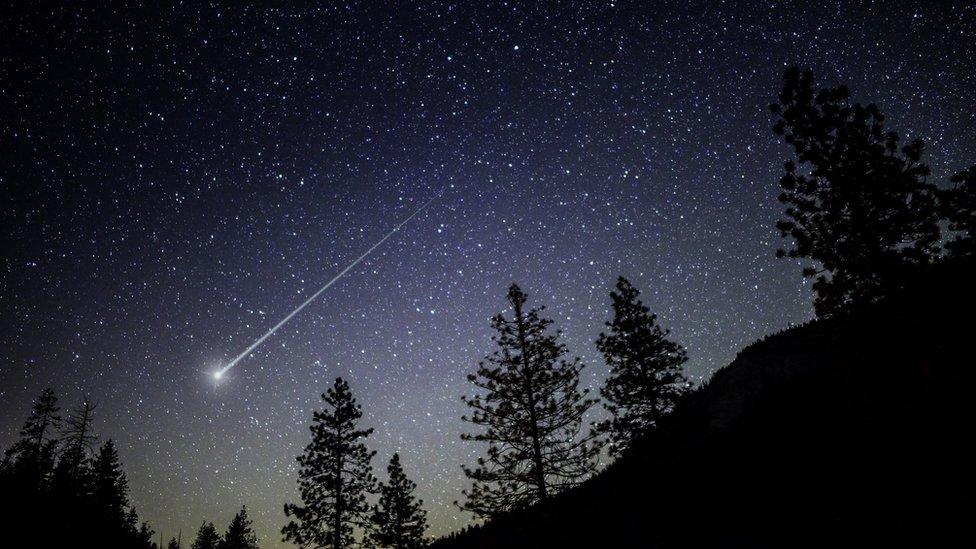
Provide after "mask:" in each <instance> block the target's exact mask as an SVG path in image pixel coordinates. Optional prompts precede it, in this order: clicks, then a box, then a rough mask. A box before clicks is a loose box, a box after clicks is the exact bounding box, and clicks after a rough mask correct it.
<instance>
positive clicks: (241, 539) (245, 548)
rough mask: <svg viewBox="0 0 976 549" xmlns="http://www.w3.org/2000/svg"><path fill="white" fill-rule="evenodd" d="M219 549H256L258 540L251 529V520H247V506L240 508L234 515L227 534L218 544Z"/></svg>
mask: <svg viewBox="0 0 976 549" xmlns="http://www.w3.org/2000/svg"><path fill="white" fill-rule="evenodd" d="M220 549H258V538H257V536H256V535H255V534H254V530H253V529H251V519H249V518H247V506H246V505H245V506H244V507H241V510H240V512H238V513H237V514H236V515H234V519H233V520H231V522H230V526H228V527H227V533H226V534H224V539H223V541H222V542H221V543H220Z"/></svg>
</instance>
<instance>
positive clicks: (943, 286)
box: [434, 263, 976, 549]
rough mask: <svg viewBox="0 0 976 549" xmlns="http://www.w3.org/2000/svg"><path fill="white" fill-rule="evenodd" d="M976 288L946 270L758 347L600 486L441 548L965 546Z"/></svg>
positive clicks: (959, 271)
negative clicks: (867, 305)
mask: <svg viewBox="0 0 976 549" xmlns="http://www.w3.org/2000/svg"><path fill="white" fill-rule="evenodd" d="M974 281H976V267H974V265H973V264H972V263H967V264H960V263H956V264H945V265H941V266H939V267H938V268H935V269H933V270H932V272H930V273H928V274H926V275H925V276H924V277H922V278H921V279H920V280H918V281H916V282H915V283H914V284H913V285H911V288H910V290H908V291H905V292H903V293H902V294H901V295H898V296H895V297H893V298H892V299H890V300H889V301H887V302H885V303H882V304H878V305H875V306H873V307H871V308H870V309H866V310H863V311H859V312H856V313H852V314H849V315H846V316H844V317H838V318H833V319H829V320H822V321H816V322H811V323H809V324H806V325H804V326H800V327H795V328H791V329H789V330H786V331H783V332H781V333H778V334H776V335H773V336H771V337H768V338H766V339H764V340H762V341H758V342H756V343H754V344H752V345H750V346H748V347H747V348H745V349H743V350H742V351H741V352H740V353H739V355H738V357H737V358H736V359H735V360H734V361H733V362H732V363H731V364H729V365H728V366H727V367H725V368H723V369H721V370H719V371H718V372H716V373H715V375H714V376H713V378H712V379H711V380H710V381H709V383H708V384H707V385H705V386H703V387H701V388H699V389H698V390H697V391H695V392H694V393H692V394H691V395H690V396H689V397H688V398H687V399H686V400H685V401H684V402H683V403H682V405H681V406H680V408H679V409H678V410H676V411H675V413H674V414H672V416H671V418H670V420H669V421H668V422H667V423H666V424H665V425H663V426H662V428H661V429H659V430H658V431H657V432H655V433H653V434H651V435H649V436H648V437H647V438H646V439H645V440H643V441H641V442H640V443H639V444H638V445H636V446H635V447H634V448H633V449H632V451H631V452H629V453H628V454H627V455H625V456H624V457H623V458H621V459H620V460H619V461H617V462H616V463H615V464H613V465H612V466H610V467H608V468H607V469H606V470H605V471H604V472H603V473H602V474H600V475H599V476H597V477H596V478H594V479H591V480H590V481H589V482H587V483H585V484H584V485H583V486H581V487H580V488H578V489H576V490H573V491H571V492H568V493H565V494H562V495H561V496H560V497H558V498H555V499H553V500H551V501H549V502H547V503H546V504H544V505H541V506H539V507H537V508H533V509H529V510H526V511H523V512H520V513H515V514H512V515H510V516H507V517H504V518H500V519H498V520H496V521H493V522H492V523H490V524H488V525H486V526H484V527H479V528H474V529H470V530H468V531H465V532H462V533H459V534H455V535H454V536H451V537H449V538H445V539H441V540H438V541H437V542H436V543H435V545H434V547H435V548H436V549H474V548H494V547H504V548H506V549H512V548H519V547H722V548H725V547H729V548H731V547H797V546H800V547H814V546H824V545H829V546H837V545H841V546H845V545H858V546H880V545H896V546H905V545H916V546H937V545H942V544H947V543H948V542H949V540H954V539H959V536H964V535H965V534H967V533H968V532H967V530H966V525H967V524H968V520H969V518H970V510H971V509H972V508H973V500H974V496H973V487H974V482H973V480H974V478H973V466H972V464H973V463H974V459H973V458H974V457H976V456H974V452H973V450H972V449H971V448H968V447H967V446H968V445H970V444H971V443H972V432H973V431H972V425H973V419H974V415H976V414H974V412H973V409H972V406H971V395H972V387H973V379H974V366H976V361H974V360H973V358H972V355H973V350H974V335H976V322H974V320H973V311H974V305H976V291H974ZM963 539H964V538H963Z"/></svg>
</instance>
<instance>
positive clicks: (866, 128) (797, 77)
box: [770, 68, 939, 316]
mask: <svg viewBox="0 0 976 549" xmlns="http://www.w3.org/2000/svg"><path fill="white" fill-rule="evenodd" d="M770 108H771V109H772V111H773V112H774V113H775V114H776V115H777V117H778V120H777V121H776V123H775V125H774V126H773V131H774V132H775V133H776V134H777V135H781V136H783V138H784V139H785V141H786V143H788V144H790V145H791V146H792V147H793V152H794V154H795V160H791V161H788V162H786V164H785V168H786V173H785V174H784V175H783V177H782V178H781V179H780V185H781V186H782V189H783V192H782V194H780V197H779V199H780V201H781V202H782V203H784V204H786V205H787V208H786V219H783V220H780V221H779V222H778V223H777V228H778V229H779V230H780V232H781V234H782V235H783V236H784V237H790V238H792V241H793V247H792V248H790V249H789V250H779V251H778V252H777V255H779V256H781V257H782V256H788V257H792V258H803V259H808V260H811V261H813V262H814V265H809V266H807V267H805V268H804V270H803V274H804V276H807V277H812V278H814V279H815V281H814V284H813V288H814V290H815V292H816V298H815V301H814V307H815V309H816V312H817V315H818V316H830V315H833V314H836V313H839V312H842V311H844V310H847V309H849V308H850V307H852V306H858V305H863V304H866V303H871V302H874V301H877V300H878V299H880V298H883V297H885V296H886V295H888V294H890V292H891V291H892V290H894V289H897V288H900V287H902V286H903V284H904V282H905V279H906V277H907V276H908V275H909V274H911V273H912V272H914V270H915V268H916V267H918V266H919V265H923V264H925V263H927V262H929V261H930V259H931V257H932V255H933V254H934V253H936V252H937V251H938V247H937V243H938V241H939V226H938V212H937V204H936V200H935V188H934V187H933V186H932V185H931V184H928V183H926V182H925V177H926V176H927V175H928V174H929V168H928V166H926V165H925V164H924V163H922V162H921V158H922V152H923V148H924V147H923V143H922V141H920V140H918V139H916V140H913V141H911V142H910V143H908V144H907V145H905V146H903V147H901V148H900V149H899V146H898V142H899V137H898V135H897V134H896V133H894V132H890V131H886V130H885V128H884V116H883V115H882V114H881V111H880V110H879V109H878V107H877V106H876V105H874V104H869V105H867V106H863V105H861V104H859V103H854V104H851V103H850V92H849V91H848V89H847V88H846V87H845V86H839V87H836V88H825V89H822V90H816V89H815V88H814V78H813V74H812V73H811V72H810V71H805V72H803V73H801V72H800V71H799V70H797V69H796V68H791V69H788V70H787V71H786V74H785V76H784V80H783V89H782V92H780V95H779V103H777V104H774V105H771V106H770Z"/></svg>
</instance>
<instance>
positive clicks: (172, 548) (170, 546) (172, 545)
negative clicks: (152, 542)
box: [166, 538, 180, 549]
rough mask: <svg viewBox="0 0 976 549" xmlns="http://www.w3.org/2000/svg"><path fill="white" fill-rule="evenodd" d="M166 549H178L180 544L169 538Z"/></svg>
mask: <svg viewBox="0 0 976 549" xmlns="http://www.w3.org/2000/svg"><path fill="white" fill-rule="evenodd" d="M166 549H180V542H179V541H178V540H177V539H176V538H170V539H169V543H167V544H166Z"/></svg>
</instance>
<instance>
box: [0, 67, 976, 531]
mask: <svg viewBox="0 0 976 549" xmlns="http://www.w3.org/2000/svg"><path fill="white" fill-rule="evenodd" d="M850 97H851V94H850V92H849V90H848V89H847V88H846V87H844V86H838V87H832V88H818V87H817V85H816V82H815V79H814V75H813V74H812V73H811V72H810V71H800V70H799V69H796V68H790V69H788V70H787V71H786V73H785V75H784V78H783V81H782V88H781V92H780V94H779V96H778V98H777V102H776V103H774V104H773V105H772V106H771V112H772V113H773V116H774V118H775V120H774V122H773V127H772V130H773V132H774V133H775V134H776V135H778V136H781V137H782V139H783V141H784V143H785V144H786V145H787V146H788V148H789V150H790V153H791V156H790V158H788V159H787V160H786V162H785V163H784V169H783V176H782V178H781V179H780V182H779V184H780V187H781V191H782V192H781V194H780V196H779V200H780V202H781V203H782V204H783V205H784V206H785V211H784V216H783V218H782V219H781V220H780V221H779V222H778V223H777V228H778V230H779V231H780V232H781V234H782V236H783V237H784V238H785V240H786V246H785V247H784V248H783V249H781V250H779V251H778V252H777V254H778V255H780V256H782V257H789V258H793V259H798V260H801V261H802V262H803V263H804V265H806V266H805V267H804V269H803V272H802V275H803V276H805V277H809V278H812V279H813V285H812V288H813V292H814V299H813V306H814V310H815V312H816V317H817V318H816V319H815V320H813V321H811V322H809V323H807V324H805V325H802V326H796V327H792V328H790V329H787V330H784V331H783V332H780V333H778V334H774V335H772V336H769V337H766V338H764V339H763V340H760V341H758V342H756V343H753V344H752V345H750V346H748V347H746V348H745V349H743V350H742V351H741V352H740V353H739V354H738V356H737V358H736V359H735V360H734V361H733V362H732V363H731V364H730V365H729V366H727V367H725V368H723V369H721V370H719V371H717V372H716V373H715V374H714V376H713V377H712V378H711V379H710V380H709V381H708V382H706V383H703V384H701V385H699V386H696V387H695V386H692V385H691V384H690V383H689V382H688V380H687V379H686V377H685V375H684V372H683V370H682V368H683V365H684V363H685V361H686V360H687V352H686V350H685V349H684V347H682V346H681V345H680V343H678V342H676V341H673V340H671V339H670V334H669V332H668V330H667V329H666V328H665V327H664V326H663V325H662V322H661V321H660V320H659V319H658V317H657V316H656V315H655V314H654V313H653V312H651V311H650V309H649V308H648V307H647V306H645V305H644V304H643V302H642V301H641V299H640V292H639V290H638V289H637V288H635V287H634V286H633V285H632V284H631V283H630V281H628V280H626V279H625V278H623V277H621V278H619V279H618V280H617V281H616V286H615V290H614V291H613V292H611V293H610V296H609V297H610V304H611V306H612V310H613V317H612V318H611V319H608V322H607V324H606V327H605V329H604V331H603V332H602V333H600V334H598V335H596V334H595V346H596V349H597V350H598V351H599V352H600V354H601V355H602V357H603V359H604V361H605V363H606V365H607V367H608V371H609V376H608V377H607V379H606V381H605V384H604V386H603V387H601V388H600V390H599V391H598V394H599V396H600V397H601V398H596V395H593V394H591V393H590V391H589V390H588V389H586V388H581V387H580V386H579V383H580V377H581V372H582V371H583V369H584V368H585V367H587V366H586V365H584V364H583V363H582V362H581V361H580V360H579V359H578V358H574V357H571V356H569V355H568V354H567V349H566V347H565V346H564V345H563V344H562V343H561V342H560V337H561V334H560V332H559V331H558V330H557V329H555V328H554V327H553V321H552V320H550V319H548V318H547V317H546V316H545V308H544V307H543V306H541V305H539V304H536V303H534V302H532V301H531V300H530V297H531V296H530V294H529V293H528V292H525V291H523V290H522V288H520V287H519V286H518V285H517V284H512V285H511V286H510V288H509V289H508V292H507V294H506V295H505V296H504V300H505V303H506V305H507V307H506V310H504V311H503V312H501V313H499V314H497V315H496V316H494V317H493V318H492V321H491V327H492V329H493V330H494V332H495V336H494V337H493V344H494V347H495V348H494V350H493V351H492V352H490V353H489V354H487V356H485V357H484V359H483V360H482V361H481V362H480V363H478V365H477V368H475V369H474V371H473V372H472V373H471V374H470V375H469V376H468V379H469V381H470V382H471V385H472V394H471V396H465V397H463V401H464V403H465V404H466V405H467V406H468V408H469V410H470V411H469V414H468V415H466V416H465V417H464V418H463V419H464V420H465V421H466V422H467V423H468V424H469V432H467V433H465V434H464V435H463V439H464V440H466V441H469V442H470V443H471V444H476V445H479V446H478V447H479V448H481V449H482V450H483V452H482V454H481V457H480V458H478V460H477V461H476V462H475V463H468V464H462V469H463V472H464V474H465V475H466V476H467V478H468V479H469V480H470V487H469V488H468V489H466V490H464V491H463V493H462V494H459V501H458V502H457V506H458V508H459V509H460V510H463V511H466V512H470V513H472V515H473V516H474V517H476V518H477V519H478V521H477V522H476V523H475V524H474V525H472V526H469V527H467V528H465V529H464V530H462V531H460V532H455V533H453V534H450V535H448V536H446V537H444V538H442V539H439V540H434V541H432V540H430V538H429V537H428V536H427V533H426V527H427V523H426V512H425V511H424V509H423V502H422V501H420V500H419V499H417V498H416V496H415V491H416V488H417V486H416V484H415V483H414V482H413V481H412V480H410V478H409V471H410V464H409V463H401V460H400V455H399V454H394V455H392V456H390V457H389V461H388V466H387V468H386V469H387V474H386V478H387V480H386V482H381V481H380V480H379V479H378V478H377V477H376V476H375V475H374V472H373V464H372V461H373V458H374V457H375V452H374V451H372V450H370V449H369V446H368V442H369V437H370V435H371V434H372V433H373V429H371V428H368V427H366V426H363V425H361V424H360V420H361V418H362V415H363V414H362V409H361V406H360V405H359V404H358V403H357V401H356V399H355V397H354V396H353V391H352V388H351V387H350V385H349V383H348V382H347V381H345V380H343V379H341V378H339V379H336V380H335V382H334V384H333V385H332V387H330V388H328V389H327V392H326V393H325V394H323V395H322V408H321V410H318V411H315V412H314V415H313V416H312V422H311V425H310V434H311V441H310V442H309V444H308V446H306V448H305V449H304V451H303V452H302V454H301V455H300V456H299V457H298V463H299V466H300V469H299V477H298V484H299V497H300V500H301V501H300V502H289V503H286V504H285V506H284V511H285V515H286V516H287V517H288V522H287V524H285V525H283V528H282V530H281V535H282V537H283V539H284V540H285V541H290V542H293V543H295V544H296V545H298V546H301V547H328V548H331V549H343V548H347V547H359V546H365V547H392V548H397V549H406V548H411V549H413V548H420V547H427V546H431V547H436V548H439V549H455V548H457V549H460V548H486V547H506V548H511V547H635V546H642V547H643V546H646V547H781V546H784V545H787V546H794V547H795V546H800V547H807V546H809V547H814V546H822V545H834V546H836V545H842V546H847V545H869V546H878V545H906V544H915V545H924V546H930V545H940V544H946V543H949V542H950V541H952V540H954V539H956V537H957V536H962V535H963V534H965V533H966V532H965V526H966V524H967V519H968V516H967V511H968V509H970V508H971V507H972V497H973V496H972V494H973V490H972V489H973V473H972V467H971V464H972V463H973V458H974V457H976V456H974V455H973V450H972V449H971V448H970V446H971V444H970V440H969V438H970V436H969V433H970V430H971V427H970V426H971V425H972V420H973V417H972V416H973V415H974V414H973V412H972V411H971V407H968V406H966V404H965V403H966V402H967V397H968V396H969V393H970V391H971V389H970V388H971V387H972V386H973V382H974V379H973V377H974V374H973V371H972V368H971V367H969V365H970V363H971V362H972V358H971V349H970V345H969V344H968V341H969V338H970V337H971V334H972V333H973V332H974V328H976V325H974V323H973V321H972V320H971V314H969V313H970V312H971V311H972V310H973V307H974V305H976V292H974V291H973V281H974V280H976V234H974V231H976V166H973V167H971V168H968V169H966V170H963V171H961V172H959V173H957V174H955V175H953V176H952V177H951V178H950V180H949V181H948V182H946V183H947V184H946V185H944V186H942V187H940V186H938V185H935V184H933V183H932V182H930V181H929V180H928V179H929V175H930V170H929V168H928V167H927V165H926V164H925V163H924V143H922V142H921V141H920V140H913V141H910V142H908V143H905V144H902V143H901V140H900V138H899V136H898V134H896V133H895V132H893V131H890V130H889V129H887V128H886V127H885V118H884V116H883V114H882V113H881V111H880V109H879V108H878V107H877V106H876V105H874V104H868V105H862V104H859V103H852V102H851V98H850ZM771 253H772V252H771ZM596 406H602V407H603V408H604V410H605V411H606V415H607V417H608V419H606V420H605V421H601V422H599V423H597V424H594V425H586V419H585V418H587V417H588V414H589V413H590V412H591V411H592V410H594V409H595V407H596ZM95 418H97V406H96V404H95V403H92V402H90V401H89V400H87V399H85V400H84V401H83V402H81V403H80V404H78V405H77V406H76V407H75V408H73V409H71V410H68V411H64V410H62V407H61V404H60V403H59V401H58V400H57V398H56V395H55V392H54V391H53V390H52V389H48V390H45V391H44V392H43V393H42V394H41V395H40V396H39V397H38V398H37V400H36V401H35V403H34V406H33V408H32V410H30V411H29V414H28V417H27V419H26V421H25V422H24V424H23V428H22V429H21V431H20V433H19V439H18V440H17V442H15V443H14V444H13V445H12V446H11V447H10V448H9V449H7V450H6V452H5V453H4V456H3V461H2V463H0V494H2V497H0V501H2V506H3V508H2V509H0V517H2V520H3V522H4V525H5V527H6V528H5V530H6V531H7V532H20V533H23V534H24V535H25V536H29V537H30V538H31V540H32V541H31V543H30V545H31V546H36V547H61V546H82V547H94V546H97V547H118V548H145V549H149V548H155V547H157V546H158V543H159V540H157V539H154V532H153V530H152V529H151V528H150V526H149V524H148V523H147V522H144V521H141V520H140V517H139V515H138V514H137V512H136V510H135V509H134V508H133V507H132V505H131V503H130V501H129V495H128V483H127V481H126V477H125V473H124V472H123V469H122V464H121V460H122V458H120V456H119V454H118V451H117V449H116V448H115V445H114V443H113V442H112V440H111V439H108V440H106V441H105V442H103V443H100V442H99V437H98V435H97V429H96V428H95ZM600 455H607V456H610V458H611V459H612V461H611V462H610V463H609V465H607V466H606V467H604V468H602V469H601V468H599V467H598V457H599V456H600ZM51 517H57V525H56V527H51V525H50V522H51V520H52V518H51ZM166 546H167V548H168V549H178V548H179V547H181V546H187V547H192V548H193V549H255V548H256V547H257V546H258V540H257V537H256V536H255V533H254V531H253V530H252V528H251V521H250V519H249V518H248V515H247V508H246V507H242V508H241V510H240V512H238V513H237V515H235V517H234V519H233V520H232V521H231V523H230V524H229V525H228V527H227V529H226V530H225V531H223V532H221V531H219V530H218V529H217V528H216V527H215V526H214V525H213V523H210V522H204V523H203V524H202V525H201V526H200V528H199V530H198V531H197V532H196V535H195V539H193V540H192V541H191V540H190V539H187V540H183V539H181V537H180V538H174V539H172V540H170V541H169V543H168V544H166Z"/></svg>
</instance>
